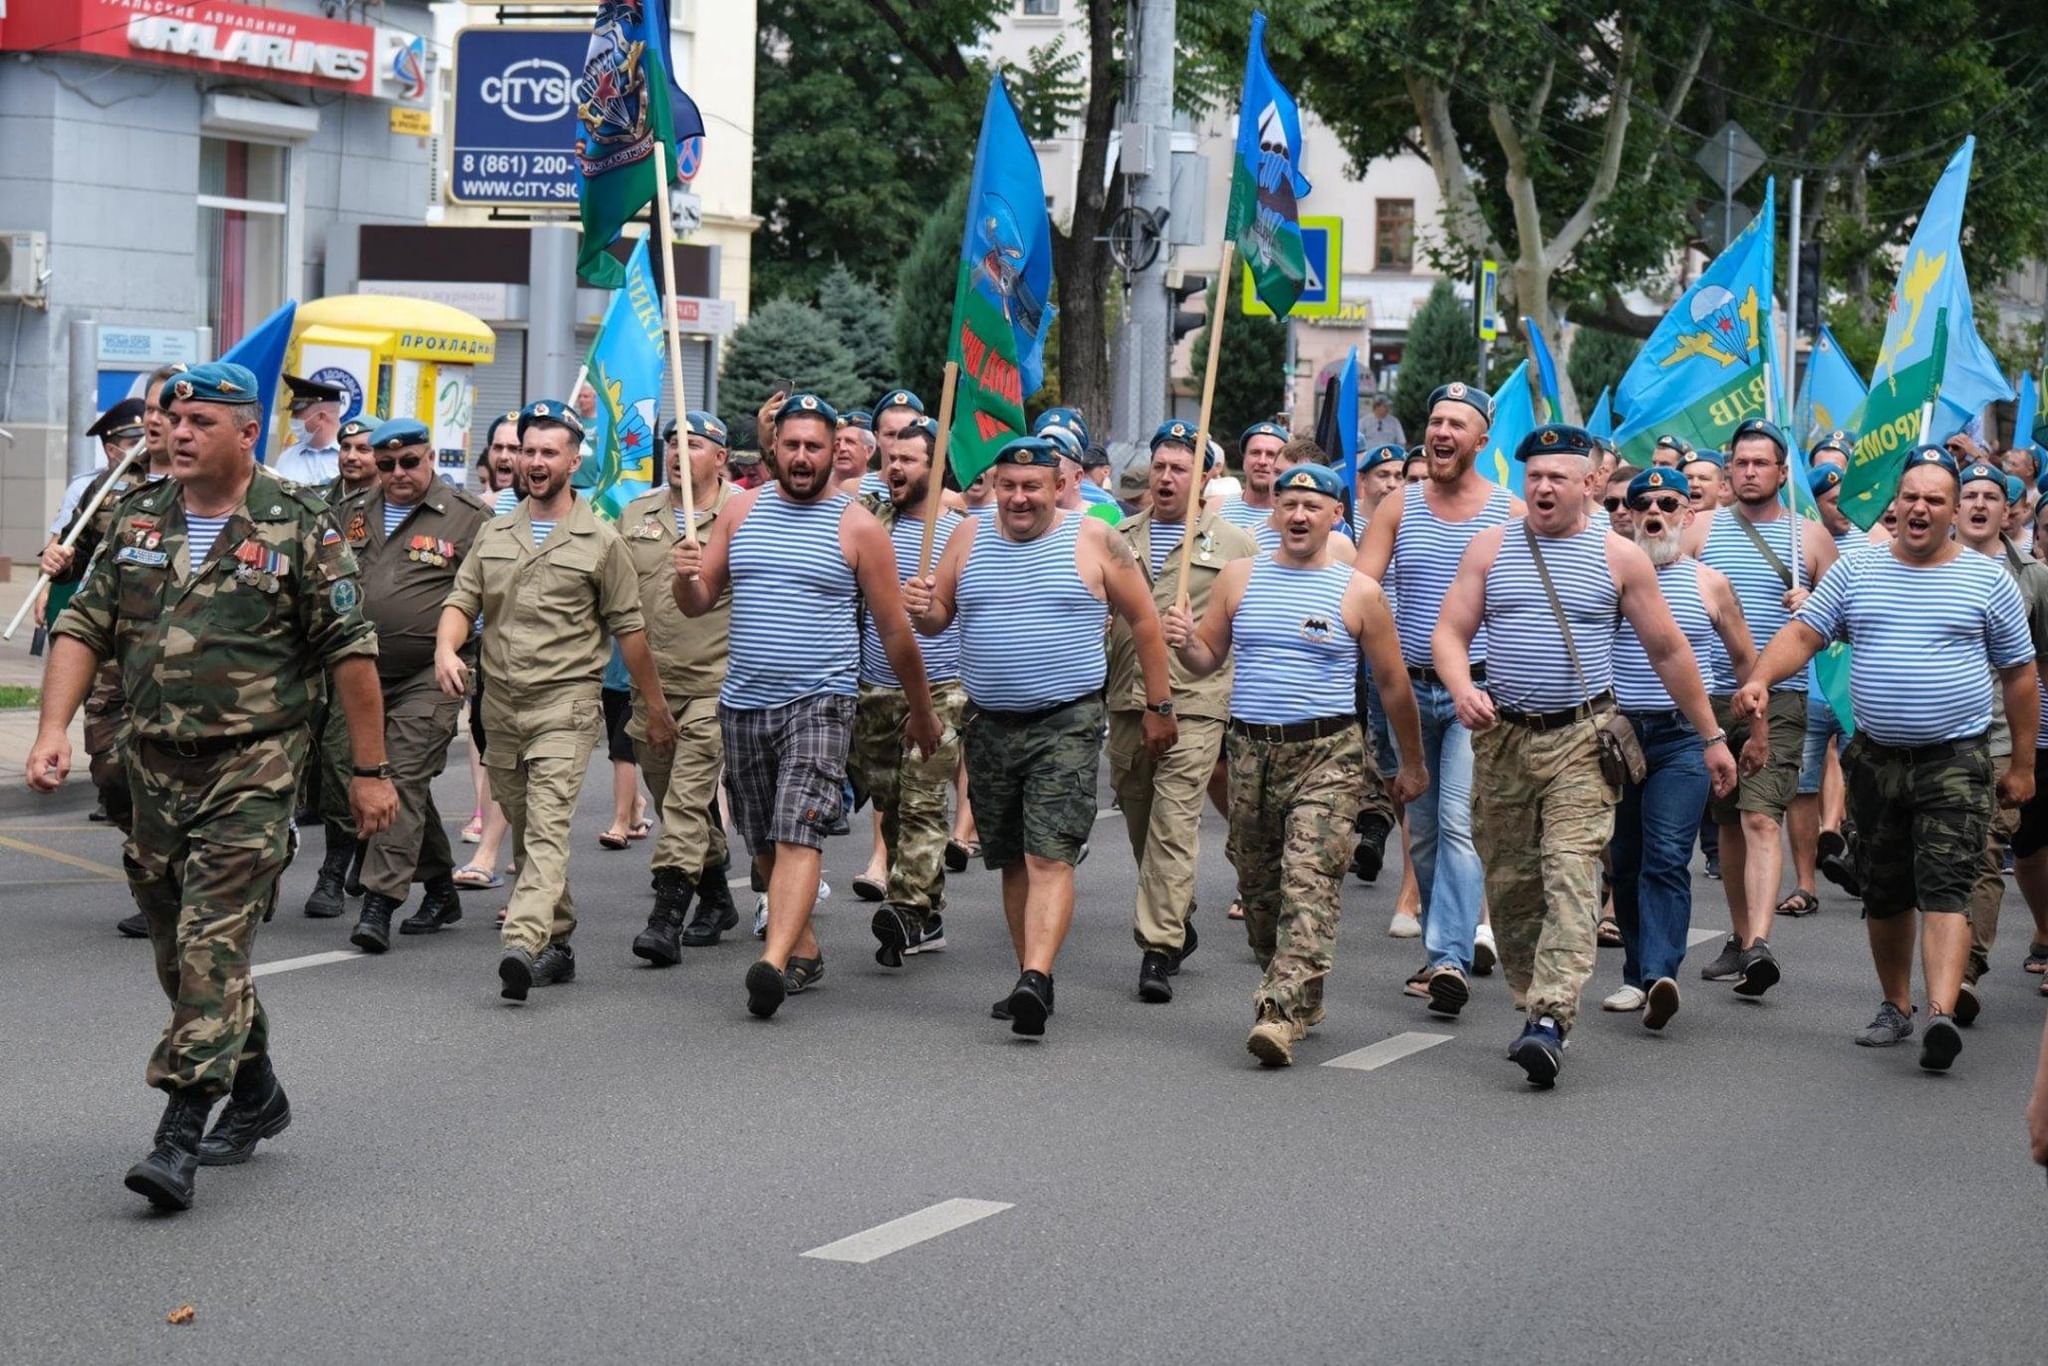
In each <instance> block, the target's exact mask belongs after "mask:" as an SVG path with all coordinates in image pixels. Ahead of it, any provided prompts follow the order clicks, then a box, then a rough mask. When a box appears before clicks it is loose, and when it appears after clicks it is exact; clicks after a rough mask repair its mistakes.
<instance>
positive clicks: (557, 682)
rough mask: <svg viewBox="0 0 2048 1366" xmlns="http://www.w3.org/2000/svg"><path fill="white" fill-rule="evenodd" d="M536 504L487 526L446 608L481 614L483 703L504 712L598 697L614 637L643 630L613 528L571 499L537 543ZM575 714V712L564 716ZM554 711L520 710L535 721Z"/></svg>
mask: <svg viewBox="0 0 2048 1366" xmlns="http://www.w3.org/2000/svg"><path fill="white" fill-rule="evenodd" d="M532 513H533V503H532V502H531V501H530V500H529V501H526V502H522V503H521V504H520V505H519V506H518V508H517V509H516V510H514V511H512V512H509V513H507V514H506V515H505V516H503V517H499V518H496V519H494V520H493V521H491V522H490V523H489V524H487V525H486V526H485V527H484V529H483V530H482V531H481V532H479V533H478V535H477V538H476V548H475V549H474V550H472V551H471V552H470V553H469V555H468V556H467V557H466V558H464V560H463V561H462V565H461V567H460V568H459V569H457V570H456V572H455V587H454V588H453V589H451V590H450V591H449V594H448V598H447V601H446V602H445V603H444V604H443V606H446V607H453V608H455V609H456V610H457V611H459V612H461V613H462V614H463V615H464V616H466V617H474V616H476V615H477V613H479V612H481V613H482V614H483V618H484V642H483V667H484V677H485V678H487V679H489V680H490V681H489V684H488V686H487V689H486V692H485V700H486V702H487V703H488V704H492V705H497V704H503V705H504V706H505V707H506V708H507V709H508V710H513V711H517V710H519V709H521V708H533V707H538V706H541V705H544V704H547V703H550V702H562V701H564V700H565V699H564V697H563V694H564V692H565V691H567V692H569V693H572V694H575V695H576V696H575V697H572V698H570V699H567V700H568V701H570V702H572V703H573V702H574V701H576V700H577V698H584V697H587V699H588V700H589V702H591V703H593V704H594V703H595V702H596V700H597V692H598V685H599V682H600V680H601V679H602V678H603V677H604V670H605V665H606V664H608V663H610V662H611V639H610V638H611V637H612V636H623V635H630V634H631V633H633V632H635V631H641V630H645V629H646V618H645V617H643V616H642V615H641V614H640V585H639V582H638V581H637V580H635V579H634V577H633V562H632V560H631V559H630V558H629V557H628V556H627V554H626V543H625V542H624V541H621V540H620V539H619V533H618V532H616V531H614V530H612V529H611V528H610V527H609V526H606V525H605V524H604V523H603V522H601V521H599V520H598V519H597V514H596V513H594V512H592V511H591V510H590V504H589V503H588V502H587V501H585V500H584V499H583V498H581V497H577V498H576V499H574V500H573V502H572V503H571V504H570V507H569V510H568V512H567V513H565V514H564V515H563V516H562V518H561V520H560V521H558V522H557V523H556V524H555V529H554V531H553V532H552V533H550V534H549V536H548V539H547V541H546V542H545V543H544V544H543V545H542V546H541V547H540V548H539V549H537V550H536V549H535V548H534V544H533V516H532ZM570 719H572V720H573V719H574V718H570ZM551 720H552V718H539V717H534V716H528V717H522V724H530V725H532V727H533V728H536V729H538V728H541V726H542V725H543V724H544V723H545V722H546V721H551Z"/></svg>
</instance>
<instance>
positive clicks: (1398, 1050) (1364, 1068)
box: [1323, 1033, 1452, 1072]
mask: <svg viewBox="0 0 2048 1366" xmlns="http://www.w3.org/2000/svg"><path fill="white" fill-rule="evenodd" d="M1451 1038H1452V1036H1451V1035H1449V1034H1418V1033H1408V1034H1396V1035H1395V1036H1394V1037H1393V1038H1391V1039H1381V1040H1380V1041H1379V1042H1378V1043H1375V1044H1367V1045H1366V1046H1365V1047H1364V1048H1358V1049H1353V1050H1352V1051H1351V1052H1349V1053H1346V1054H1344V1055H1343V1056H1342V1057H1336V1058H1332V1059H1330V1060H1329V1061H1328V1062H1326V1063H1324V1064H1323V1066H1325V1067H1348V1068H1350V1069H1351V1070H1352V1071H1354V1072H1377V1071H1378V1070H1379V1069H1380V1068H1382V1067H1385V1066H1386V1065H1387V1064H1388V1063H1390V1062H1399V1061H1400V1060H1401V1059H1403V1058H1406V1057H1411V1056H1413V1055H1414V1054H1417V1053H1420V1052H1422V1051H1423V1050H1424V1049H1425V1048H1435V1047H1436V1046H1437V1045H1438V1044H1440V1043H1449V1042H1450V1041H1451Z"/></svg>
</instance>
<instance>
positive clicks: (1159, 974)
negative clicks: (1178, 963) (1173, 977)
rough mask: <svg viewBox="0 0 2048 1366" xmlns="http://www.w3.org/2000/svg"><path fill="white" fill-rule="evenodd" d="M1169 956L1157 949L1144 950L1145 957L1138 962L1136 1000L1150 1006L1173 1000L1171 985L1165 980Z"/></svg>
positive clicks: (1170, 959) (1169, 962)
mask: <svg viewBox="0 0 2048 1366" xmlns="http://www.w3.org/2000/svg"><path fill="white" fill-rule="evenodd" d="M1172 961H1173V960H1172V958H1171V956H1170V955H1168V954H1165V953H1162V952H1161V951H1160V950H1158V949H1147V950H1145V956H1144V957H1143V958H1141V959H1139V960H1138V999H1139V1000H1141V1001H1145V1002H1148V1003H1150V1004H1152V1005H1164V1004H1166V1002H1168V1001H1171V1000H1172V999H1173V983H1172V982H1170V981H1168V980H1167V973H1168V972H1169V971H1170V970H1171V969H1170V964H1171V963H1172Z"/></svg>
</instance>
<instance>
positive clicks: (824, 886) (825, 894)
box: [764, 878, 832, 904]
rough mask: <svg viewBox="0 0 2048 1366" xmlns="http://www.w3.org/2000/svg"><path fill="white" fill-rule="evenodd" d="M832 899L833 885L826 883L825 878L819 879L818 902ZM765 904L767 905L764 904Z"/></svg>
mask: <svg viewBox="0 0 2048 1366" xmlns="http://www.w3.org/2000/svg"><path fill="white" fill-rule="evenodd" d="M831 898H832V884H831V883H829V882H827V881H825V879H824V878H819V879H818V900H820V901H829V900H831ZM764 904H765V903H764Z"/></svg>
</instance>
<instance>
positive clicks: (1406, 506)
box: [1387, 484, 1556, 669]
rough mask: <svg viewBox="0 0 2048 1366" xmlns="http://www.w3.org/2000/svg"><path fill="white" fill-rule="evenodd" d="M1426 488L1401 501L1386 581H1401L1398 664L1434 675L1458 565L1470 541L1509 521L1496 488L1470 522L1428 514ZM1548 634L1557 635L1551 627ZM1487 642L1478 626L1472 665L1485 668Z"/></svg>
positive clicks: (1414, 488)
mask: <svg viewBox="0 0 2048 1366" xmlns="http://www.w3.org/2000/svg"><path fill="white" fill-rule="evenodd" d="M1427 487H1428V485H1427V484H1410V485H1408V486H1407V488H1406V489H1405V490H1404V491H1403V493H1402V495H1401V497H1402V503H1401V525H1400V526H1399V527H1398V528H1396V529H1395V532H1394V557H1393V559H1392V560H1391V561H1389V562H1388V566H1387V576H1388V578H1390V579H1391V578H1395V577H1398V578H1399V579H1400V581H1401V596H1400V598H1399V599H1398V600H1397V601H1396V602H1395V604H1394V626H1395V628H1396V629H1397V630H1398V632H1399V634H1400V637H1401V658H1402V660H1403V661H1404V662H1405V663H1407V664H1408V665H1410V666H1411V667H1416V668H1425V669H1433V668H1435V667H1436V665H1435V664H1434V662H1432V660H1431V659H1430V653H1429V637H1430V635H1431V633H1432V632H1434V631H1435V630H1436V619H1437V617H1439V616H1440V615H1442V613H1443V607H1444V595H1445V594H1447V593H1449V592H1450V591H1451V580H1452V579H1454V578H1456V577H1457V576H1458V561H1459V560H1460V559H1462V558H1464V555H1465V547H1467V546H1469V545H1471V544H1472V538H1473V537H1475V536H1477V535H1478V534H1479V533H1480V532H1482V531H1485V530H1486V529H1487V528H1488V527H1496V526H1501V525H1503V524H1504V523H1505V522H1506V521H1507V520H1508V512H1509V500H1508V491H1507V490H1506V489H1503V488H1495V489H1494V490H1493V491H1492V492H1491V493H1490V494H1489V495H1488V496H1487V499H1486V506H1485V507H1483V508H1481V509H1480V510H1479V512H1478V514H1477V515H1476V516H1474V517H1473V518H1471V520H1469V521H1464V522H1446V521H1444V520H1443V519H1441V518H1439V517H1438V516H1437V515H1436V514H1435V513H1434V512H1431V511H1430V510H1429V502H1428V500H1427V499H1426V498H1425V497H1424V496H1423V490H1424V489H1425V488H1427ZM1551 629H1552V631H1553V633H1554V632H1555V631H1556V627H1554V626H1553V627H1552V628H1551ZM1487 636H1488V632H1487V628H1486V627H1485V626H1481V627H1480V628H1479V631H1478V633H1477V634H1476V635H1474V636H1473V637H1472V662H1473V664H1475V665H1479V664H1485V663H1486V656H1487V648H1488V647H1487ZM1491 667H1492V666H1491V665H1488V668H1489V669H1490V668H1491Z"/></svg>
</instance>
